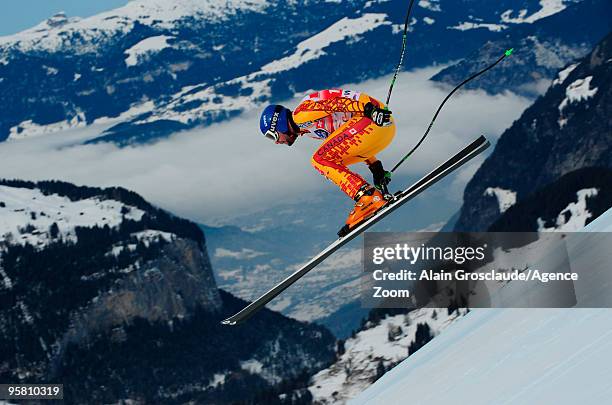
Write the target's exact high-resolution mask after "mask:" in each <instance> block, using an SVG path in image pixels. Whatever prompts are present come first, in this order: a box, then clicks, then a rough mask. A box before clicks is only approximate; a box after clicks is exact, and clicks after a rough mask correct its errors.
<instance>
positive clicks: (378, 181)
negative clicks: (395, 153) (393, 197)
mask: <svg viewBox="0 0 612 405" xmlns="http://www.w3.org/2000/svg"><path fill="white" fill-rule="evenodd" d="M368 167H369V169H370V171H371V172H372V175H373V176H374V187H376V188H377V189H378V190H380V191H381V192H382V193H383V194H389V190H388V189H387V185H388V184H389V183H391V172H388V171H386V170H385V169H384V168H383V165H382V162H381V161H380V160H377V161H376V162H374V163H372V164H371V165H369V166H368Z"/></svg>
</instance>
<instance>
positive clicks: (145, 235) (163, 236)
mask: <svg viewBox="0 0 612 405" xmlns="http://www.w3.org/2000/svg"><path fill="white" fill-rule="evenodd" d="M132 236H134V237H135V238H136V239H138V240H139V241H141V242H142V243H144V245H145V246H146V247H148V246H149V244H150V243H151V242H157V241H159V240H165V241H166V242H172V241H173V240H174V239H176V235H175V234H173V233H170V232H164V231H158V230H156V229H145V230H144V231H140V232H135V233H133V234H132Z"/></svg>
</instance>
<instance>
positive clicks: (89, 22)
mask: <svg viewBox="0 0 612 405" xmlns="http://www.w3.org/2000/svg"><path fill="white" fill-rule="evenodd" d="M266 7H268V3H267V2H266V1H264V0H222V1H216V0H173V1H167V0H133V1H130V2H128V4H126V5H125V6H123V7H120V8H117V9H114V10H111V11H108V12H105V13H100V14H97V15H94V16H92V17H88V18H85V19H81V18H78V17H77V18H67V17H66V16H65V15H58V16H55V17H52V18H50V19H48V20H46V21H43V22H41V23H40V24H38V25H36V26H35V27H32V28H30V29H28V30H25V31H22V32H19V33H17V34H14V35H9V36H4V37H0V47H16V48H18V49H21V50H22V51H29V50H46V51H56V50H59V49H66V48H72V50H73V51H75V52H77V53H87V52H97V51H98V50H99V45H100V42H101V41H108V40H112V38H113V37H114V35H115V34H119V33H124V34H125V33H128V32H130V31H131V30H132V28H133V27H134V26H135V24H136V23H139V24H142V25H146V26H150V27H153V28H157V29H171V28H175V27H174V25H175V23H176V22H177V21H179V20H184V19H189V18H194V19H205V20H211V21H223V20H227V19H228V18H230V17H231V16H232V15H235V14H236V13H237V12H241V11H242V12H245V11H253V12H262V11H263V10H264V9H265V8H266Z"/></svg>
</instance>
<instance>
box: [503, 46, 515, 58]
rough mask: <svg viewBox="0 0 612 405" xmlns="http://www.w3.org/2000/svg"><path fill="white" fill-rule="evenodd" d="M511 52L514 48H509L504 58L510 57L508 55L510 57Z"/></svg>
mask: <svg viewBox="0 0 612 405" xmlns="http://www.w3.org/2000/svg"><path fill="white" fill-rule="evenodd" d="M512 52H514V48H510V49H508V50H507V51H506V54H505V55H506V56H510V55H512Z"/></svg>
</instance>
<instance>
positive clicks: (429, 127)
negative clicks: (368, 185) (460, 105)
mask: <svg viewBox="0 0 612 405" xmlns="http://www.w3.org/2000/svg"><path fill="white" fill-rule="evenodd" d="M512 52H514V48H510V49H508V50H506V51H505V52H504V54H503V55H502V56H501V57H499V59H497V60H496V61H495V62H493V63H492V64H490V65H489V66H487V67H486V68H484V69H482V70H481V71H479V72H476V73H474V74H473V75H472V76H470V77H468V78H467V79H465V80H464V81H462V82H461V83H459V84H458V85H457V86H456V87H455V88H454V89H453V90H452V91H451V92H450V93H448V95H447V96H446V97H445V98H444V100H443V101H442V103H441V104H440V106H439V107H438V109H437V110H436V113H435V114H434V116H433V118H432V119H431V122H430V123H429V126H428V127H427V130H426V131H425V133H424V134H423V136H422V137H421V139H420V140H419V142H417V144H416V145H415V146H414V148H412V149H411V150H410V152H408V153H407V154H406V155H405V156H404V157H403V158H402V160H400V161H399V162H398V163H397V164H396V165H395V166H394V167H393V169H391V173H393V172H394V171H395V169H397V168H398V167H399V166H400V165H401V164H402V163H404V161H405V160H406V159H408V157H410V155H412V154H413V153H414V151H415V150H417V148H418V147H419V146H421V144H422V143H423V141H424V140H425V138H426V137H427V135H428V134H429V131H430V130H431V128H432V127H433V124H434V122H435V121H436V118H438V114H440V111H441V110H442V107H443V106H444V104H445V103H446V102H447V101H448V99H449V98H451V96H452V95H453V94H454V93H455V92H456V91H457V90H459V89H460V88H461V87H462V86H463V85H464V84H466V83H468V82H470V81H472V80H474V79H475V78H477V77H478V76H480V75H481V74H483V73H485V72H486V71H488V70H489V69H493V67H495V66H496V65H497V64H498V63H499V62H501V61H502V60H504V59H505V58H506V57H507V56H510V55H512Z"/></svg>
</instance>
